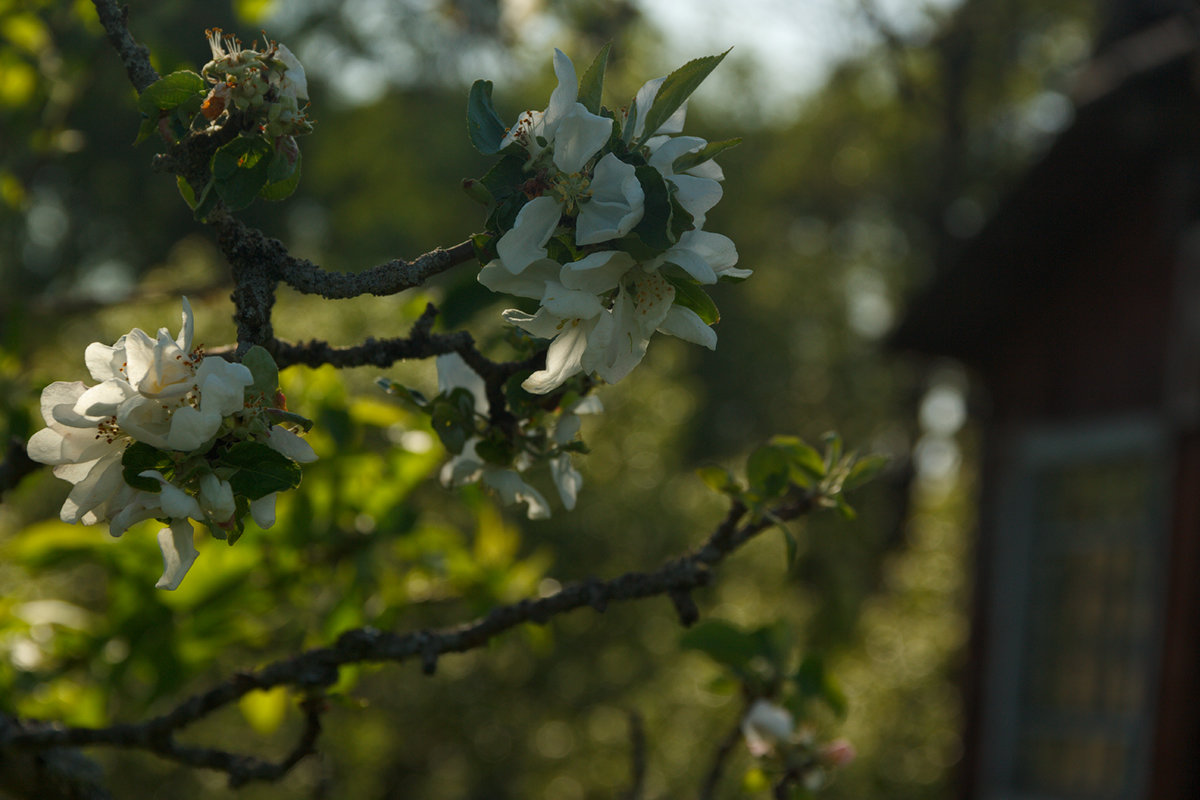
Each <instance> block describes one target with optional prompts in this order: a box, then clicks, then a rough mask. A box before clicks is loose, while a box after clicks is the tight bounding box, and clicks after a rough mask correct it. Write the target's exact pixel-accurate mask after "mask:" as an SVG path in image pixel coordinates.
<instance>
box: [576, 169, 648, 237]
mask: <svg viewBox="0 0 1200 800" xmlns="http://www.w3.org/2000/svg"><path fill="white" fill-rule="evenodd" d="M590 191H591V197H590V199H588V200H586V201H584V202H583V203H582V204H581V205H580V208H579V219H578V221H577V223H576V227H575V242H576V244H581V245H584V244H597V243H599V242H604V241H608V240H609V239H619V238H621V237H622V236H624V235H625V234H627V233H629V232H630V231H631V230H633V228H634V226H636V225H637V224H638V223H639V222H641V221H642V214H643V213H644V211H645V192H644V191H643V190H642V184H641V183H640V182H639V181H638V179H637V174H636V170H635V169H634V168H633V165H632V164H626V163H625V162H624V161H621V160H620V159H619V158H617V157H616V156H615V155H613V154H612V153H608V154H607V155H605V156H604V158H602V159H600V162H599V163H598V164H596V170H595V172H594V173H593V177H592V182H591V186H590Z"/></svg>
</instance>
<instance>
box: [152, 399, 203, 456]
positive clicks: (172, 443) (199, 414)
mask: <svg viewBox="0 0 1200 800" xmlns="http://www.w3.org/2000/svg"><path fill="white" fill-rule="evenodd" d="M221 420H222V417H221V415H220V414H217V413H216V412H213V411H208V410H200V409H196V408H192V407H191V406H183V407H182V408H177V409H175V413H174V414H172V415H171V420H170V428H169V430H168V432H167V441H166V446H167V447H168V448H170V449H171V450H181V451H183V452H185V453H189V452H192V451H194V450H199V449H200V448H202V447H203V446H204V445H205V444H206V443H208V442H209V441H210V440H211V439H213V438H214V437H215V436H216V435H217V433H218V432H219V431H220V430H221ZM135 437H136V438H139V439H140V438H141V437H140V436H137V435H136V434H135Z"/></svg>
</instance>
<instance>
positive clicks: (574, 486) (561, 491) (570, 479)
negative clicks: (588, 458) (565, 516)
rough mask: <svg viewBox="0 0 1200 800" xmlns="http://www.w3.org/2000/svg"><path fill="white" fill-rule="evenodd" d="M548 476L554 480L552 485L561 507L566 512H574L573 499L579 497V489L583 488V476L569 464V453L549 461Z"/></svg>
mask: <svg viewBox="0 0 1200 800" xmlns="http://www.w3.org/2000/svg"><path fill="white" fill-rule="evenodd" d="M550 476H551V477H552V478H553V479H554V485H555V487H557V489H558V496H559V497H561V498H562V502H563V506H564V507H565V508H566V509H567V511H572V510H574V508H575V499H576V498H577V497H578V495H579V489H580V487H581V486H583V476H582V475H580V474H579V470H577V469H575V466H574V465H573V464H572V463H571V456H570V454H569V453H563V454H562V455H560V456H555V457H554V458H552V459H550Z"/></svg>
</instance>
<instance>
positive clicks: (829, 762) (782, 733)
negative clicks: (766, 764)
mask: <svg viewBox="0 0 1200 800" xmlns="http://www.w3.org/2000/svg"><path fill="white" fill-rule="evenodd" d="M742 736H743V738H744V739H745V740H746V749H747V750H749V751H750V755H752V756H754V757H755V758H766V757H767V756H772V755H774V756H779V757H780V758H781V759H782V761H783V762H784V763H785V764H786V765H787V766H788V768H789V769H790V770H794V771H795V772H796V773H797V774H798V775H801V776H802V777H803V784H804V787H805V788H806V789H807V790H808V791H810V792H815V791H817V790H818V789H820V788H822V787H823V786H824V785H825V784H826V782H827V781H828V775H827V771H828V770H830V769H836V768H838V767H844V766H846V765H848V764H850V763H851V762H852V761H854V759H855V757H856V755H857V754H856V753H855V750H854V745H852V744H850V742H848V741H846V740H845V739H834V740H833V741H831V742H829V743H827V744H825V745H822V746H817V744H816V741H815V738H814V735H813V732H812V731H811V730H809V729H806V728H801V729H797V728H796V723H795V720H794V718H793V717H792V713H791V712H790V711H788V710H787V709H786V708H783V707H782V706H779V705H776V704H775V703H773V702H771V701H770V700H766V699H763V698H761V697H760V698H758V699H757V700H755V701H754V702H753V703H752V704H751V705H750V707H749V708H748V709H746V713H745V715H744V716H743V717H742Z"/></svg>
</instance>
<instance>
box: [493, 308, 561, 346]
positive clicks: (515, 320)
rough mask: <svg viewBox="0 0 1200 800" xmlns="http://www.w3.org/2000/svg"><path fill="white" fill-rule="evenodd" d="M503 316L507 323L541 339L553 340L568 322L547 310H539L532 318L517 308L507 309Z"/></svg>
mask: <svg viewBox="0 0 1200 800" xmlns="http://www.w3.org/2000/svg"><path fill="white" fill-rule="evenodd" d="M501 316H503V317H504V319H505V321H506V322H509V323H511V324H513V325H516V326H517V327H518V328H520V329H521V330H523V331H525V332H527V333H529V334H530V335H532V336H536V337H537V338H539V339H553V338H554V337H555V336H558V334H559V333H560V332H561V331H562V329H563V327H564V326H565V325H566V320H564V319H563V318H562V317H560V316H558V315H556V314H551V313H550V312H549V311H548V310H547V309H545V308H539V309H538V310H537V313H536V314H533V315H532V316H531V315H529V314H526V313H525V312H524V311H520V310H518V309H515V308H506V309H505V310H504V312H503V313H502V314H501Z"/></svg>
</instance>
